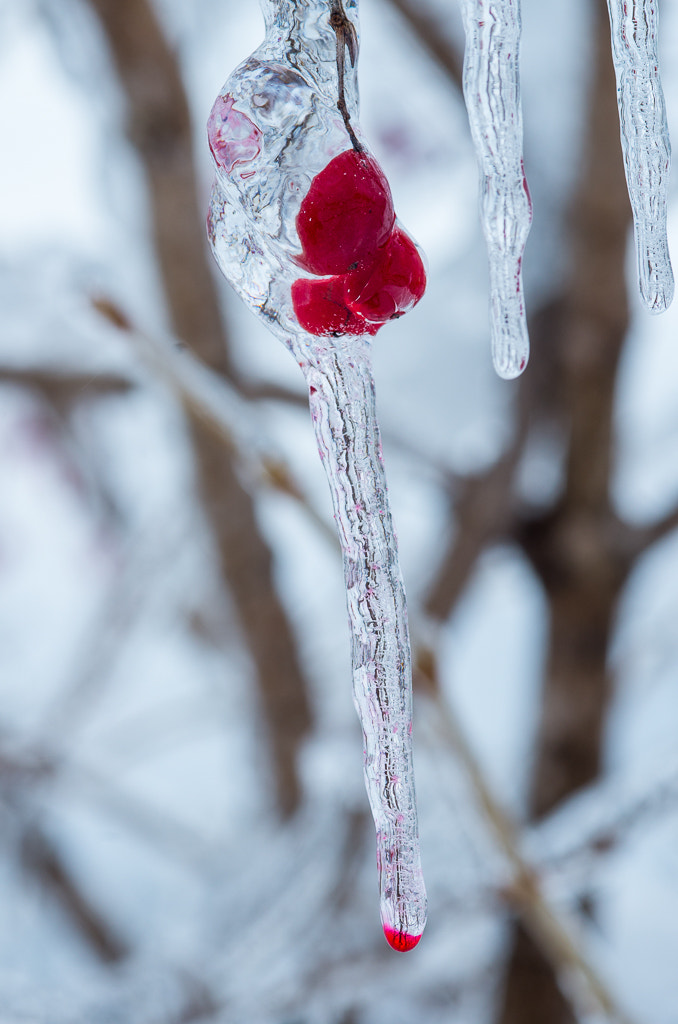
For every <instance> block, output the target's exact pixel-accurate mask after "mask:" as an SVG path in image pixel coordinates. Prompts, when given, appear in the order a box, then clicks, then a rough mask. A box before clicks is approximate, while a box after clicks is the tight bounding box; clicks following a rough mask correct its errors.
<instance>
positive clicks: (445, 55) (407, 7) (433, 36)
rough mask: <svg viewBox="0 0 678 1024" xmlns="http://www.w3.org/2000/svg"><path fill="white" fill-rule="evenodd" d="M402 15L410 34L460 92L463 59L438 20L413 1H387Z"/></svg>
mask: <svg viewBox="0 0 678 1024" xmlns="http://www.w3.org/2000/svg"><path fill="white" fill-rule="evenodd" d="M389 3H390V4H391V6H392V7H395V9H396V10H397V11H398V12H399V13H400V14H401V15H402V17H403V18H404V20H405V22H406V23H407V25H408V26H409V28H410V30H411V31H412V34H413V35H414V36H415V38H416V39H418V40H419V42H420V43H421V45H422V46H423V47H424V49H425V50H426V51H427V52H428V54H429V55H430V56H431V57H432V58H433V60H434V61H435V62H436V64H438V66H439V67H440V68H442V70H443V71H444V72H445V74H446V75H447V77H448V78H449V79H450V81H451V82H453V83H454V85H456V87H457V88H458V89H459V91H460V92H461V88H462V80H463V57H462V55H461V54H460V53H459V51H458V50H457V48H456V47H455V45H454V44H453V43H452V42H451V41H450V40H449V39H448V38H447V37H446V35H445V33H444V31H443V29H442V27H441V25H440V22H439V20H438V18H436V17H435V16H434V15H433V14H428V13H426V12H425V11H424V10H422V5H421V4H420V3H418V2H417V3H414V2H413V0H389Z"/></svg>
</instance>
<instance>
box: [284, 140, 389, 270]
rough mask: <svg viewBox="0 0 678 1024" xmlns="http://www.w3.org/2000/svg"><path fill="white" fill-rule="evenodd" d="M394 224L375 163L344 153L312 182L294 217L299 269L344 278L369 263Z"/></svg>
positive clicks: (383, 180) (352, 152)
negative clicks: (299, 251) (302, 268)
mask: <svg viewBox="0 0 678 1024" xmlns="http://www.w3.org/2000/svg"><path fill="white" fill-rule="evenodd" d="M394 222H395V212H394V209H393V198H392V196H391V189H390V188H389V185H388V182H387V180H386V178H385V177H384V173H383V171H382V170H381V168H380V167H379V165H378V164H377V162H376V161H375V160H374V159H373V158H372V157H371V156H368V154H367V153H364V152H360V153H358V152H357V151H356V150H354V149H348V150H346V151H345V152H344V153H340V154H339V156H336V157H335V158H334V159H333V160H331V161H330V162H329V164H328V165H327V166H326V167H325V168H323V170H322V171H320V173H319V174H317V175H316V176H315V178H314V179H313V181H312V182H311V187H310V189H309V190H308V193H307V194H306V196H305V198H304V200H303V202H302V204H301V209H300V210H299V213H298V214H297V222H296V223H297V232H298V234H299V241H300V242H301V247H302V250H303V255H302V256H301V258H300V259H299V263H300V264H301V265H302V266H303V267H304V268H305V269H306V270H309V271H310V272H311V273H312V274H345V273H347V272H348V271H350V270H355V269H358V268H360V267H362V266H364V265H366V264H368V263H371V262H372V261H373V260H374V258H375V256H376V254H377V252H378V250H379V249H380V247H381V246H383V245H384V244H385V243H386V242H387V241H388V237H389V235H390V233H391V231H392V229H393V224H394Z"/></svg>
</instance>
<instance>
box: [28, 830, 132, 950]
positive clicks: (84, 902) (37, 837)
mask: <svg viewBox="0 0 678 1024" xmlns="http://www.w3.org/2000/svg"><path fill="white" fill-rule="evenodd" d="M23 864H24V867H25V868H26V870H28V871H30V872H31V874H32V875H33V876H34V877H35V878H36V879H37V880H38V881H39V882H40V884H41V885H43V886H44V887H45V889H46V890H47V891H48V892H50V893H51V895H52V896H54V897H55V898H56V900H57V901H58V903H59V905H60V906H61V908H62V909H63V910H64V911H65V912H66V914H67V915H68V918H69V920H70V921H71V923H72V924H73V925H74V926H75V928H76V930H77V931H78V933H79V934H80V936H81V937H82V938H83V939H84V940H85V942H86V944H87V945H88V947H89V948H90V950H91V951H92V952H93V953H94V954H95V955H96V956H97V958H98V959H99V960H101V961H102V962H103V963H105V964H116V963H119V962H120V961H121V960H124V959H125V958H126V957H128V956H129V954H130V949H129V946H128V945H127V943H126V942H125V941H124V940H123V939H122V937H121V936H120V935H118V933H117V931H116V929H115V928H114V927H113V925H112V924H111V923H110V922H109V921H107V920H106V918H105V916H104V914H103V912H102V911H101V910H100V909H99V908H98V907H96V906H95V904H94V902H93V901H92V899H91V898H90V897H89V896H87V895H85V892H84V890H83V889H82V887H81V884H80V882H79V880H77V879H76V876H75V873H74V872H73V870H72V869H71V867H70V866H69V865H68V864H67V863H66V861H65V859H64V857H63V855H62V854H61V853H60V852H59V851H58V850H57V848H56V846H55V845H54V843H53V842H52V841H51V839H49V838H48V836H47V835H46V833H44V832H43V831H42V830H41V829H40V828H39V827H38V826H36V825H34V826H31V827H30V828H28V829H27V830H26V833H25V836H24V842H23Z"/></svg>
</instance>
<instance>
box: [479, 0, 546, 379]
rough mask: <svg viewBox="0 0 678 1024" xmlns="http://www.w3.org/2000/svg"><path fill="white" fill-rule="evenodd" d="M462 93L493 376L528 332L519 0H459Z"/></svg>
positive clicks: (521, 357)
mask: <svg viewBox="0 0 678 1024" xmlns="http://www.w3.org/2000/svg"><path fill="white" fill-rule="evenodd" d="M461 9H462V15H463V18H464V29H465V32H466V53H465V56H464V99H465V100H466V107H467V110H468V116H469V122H470V125H471V135H472V137H473V142H474V145H475V148H476V153H477V156H478V163H479V168H480V209H481V219H482V224H483V231H484V234H485V240H486V242H487V248H488V255H489V262H490V330H491V336H492V358H493V361H494V366H495V369H496V371H497V373H498V374H499V375H500V376H501V377H505V378H512V377H517V376H518V375H519V374H520V373H522V371H523V370H524V369H525V366H526V365H527V359H528V355H529V346H530V343H529V338H528V335H527V323H526V319H525V303H524V300H523V283H522V272H521V264H522V258H523V250H524V248H525V243H526V241H527V236H528V233H529V230H530V224H531V222H532V204H531V202H530V193H529V191H528V188H527V182H526V180H525V172H524V168H523V154H522V149H523V118H522V110H521V106H520V79H519V62H518V57H519V49H520V27H521V26H520V2H519V0H461Z"/></svg>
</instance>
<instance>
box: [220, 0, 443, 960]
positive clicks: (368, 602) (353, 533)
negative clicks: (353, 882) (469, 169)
mask: <svg viewBox="0 0 678 1024" xmlns="http://www.w3.org/2000/svg"><path fill="white" fill-rule="evenodd" d="M262 9H263V12H264V18H265V22H266V37H265V41H264V43H263V44H262V45H261V46H260V47H259V48H258V49H257V50H256V51H255V52H254V53H253V54H252V55H251V56H250V57H249V58H248V59H247V60H246V61H244V62H243V63H242V64H241V65H240V66H239V67H238V68H237V69H236V70H235V72H234V73H233V74H232V75H231V76H230V78H229V79H228V81H227V82H226V84H225V85H224V87H223V89H222V90H221V93H220V95H219V97H218V98H217V100H216V102H215V105H214V108H213V111H212V114H211V115H210V121H209V124H208V136H209V143H210V149H211V151H212V155H213V157H214V164H215V171H216V179H215V184H214V188H213V190H212V197H211V204H210V211H209V216H208V233H209V237H210V242H211V245H212V248H213V251H214V254H215V256H216V259H217V262H218V263H219V266H220V267H221V269H222V271H223V272H224V274H225V276H226V277H227V278H228V280H229V281H230V282H231V284H232V285H233V286H234V288H235V289H236V290H237V291H238V293H239V294H240V295H241V297H242V298H243V299H244V300H245V302H246V303H247V304H248V305H249V306H250V308H251V309H252V310H253V311H254V312H255V313H256V314H257V315H258V316H260V317H262V318H263V319H264V320H265V322H266V323H267V325H268V327H269V328H270V329H271V330H272V331H273V332H274V333H275V334H276V335H277V336H278V337H279V338H280V339H281V340H282V341H283V343H284V344H285V345H286V346H287V347H288V348H289V349H290V351H291V352H292V354H293V355H294V357H295V359H296V360H297V362H298V363H299V366H300V367H301V369H302V371H303V373H304V375H305V377H306V381H307V383H308V388H309V398H310V406H311V414H312V419H313V424H314V429H315V432H316V437H317V441H318V448H319V451H320V455H321V458H322V461H323V464H324V466H325V470H326V473H327V477H328V481H329V484H330V490H331V493H332V501H333V505H334V513H335V520H336V523H337V529H338V533H339V540H340V543H341V548H342V553H343V562H344V576H345V583H346V595H347V605H348V615H349V625H350V630H351V650H352V666H353V692H354V700H355V704H356V708H357V710H358V713H359V716H360V719H361V723H362V728H363V736H364V753H365V766H364V767H365V782H366V787H367V793H368V798H369V801H370V807H371V810H372V814H373V816H374V821H375V827H376V832H377V865H378V873H379V890H380V909H381V919H382V924H383V928H384V933H385V935H386V938H387V940H388V942H389V943H390V945H391V946H392V947H393V948H394V949H397V950H400V951H405V950H408V949H411V948H413V946H414V945H416V943H417V942H418V940H419V937H420V936H421V934H422V932H423V929H424V925H425V921H426V893H425V889H424V883H423V877H422V872H421V864H420V855H419V834H418V824H417V810H416V800H415V790H414V774H413V766H412V689H411V665H410V649H409V639H408V629H407V611H406V604H405V593H404V589H403V583H402V578H401V574H400V569H399V565H398V552H397V545H396V540H395V536H394V533H393V524H392V521H391V513H390V509H389V504H388V496H387V490H386V479H385V475H384V469H383V464H382V458H381V444H380V438H379V428H378V424H377V419H376V411H375V401H374V384H373V380H372V371H371V352H370V344H371V342H370V336H371V335H373V334H375V333H376V332H377V331H378V330H379V329H380V328H381V327H382V326H383V325H384V323H385V322H386V321H387V320H389V319H392V318H394V317H396V316H400V315H402V313H404V312H405V311H406V310H407V309H409V308H410V307H411V306H412V305H414V303H415V302H417V301H418V300H419V298H421V295H422V294H423V291H424V287H425V280H426V278H425V272H424V267H423V263H422V261H421V257H420V255H419V253H418V251H417V249H416V246H415V245H414V243H413V242H412V240H411V239H410V238H409V236H408V235H407V234H406V232H405V231H404V229H403V228H402V227H401V226H400V225H399V224H398V222H397V221H396V220H395V213H394V211H393V204H392V197H391V193H390V189H389V187H388V183H387V182H386V179H385V178H384V176H383V172H382V171H381V169H380V168H379V166H378V164H377V162H376V161H375V160H374V158H373V157H372V156H371V154H370V153H369V150H368V148H367V146H366V144H365V142H364V140H363V138H362V135H361V132H360V128H359V125H358V121H357V115H358V101H357V82H356V68H355V64H356V59H357V50H358V33H357V0H344V3H343V4H342V3H341V2H340V0H262Z"/></svg>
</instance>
